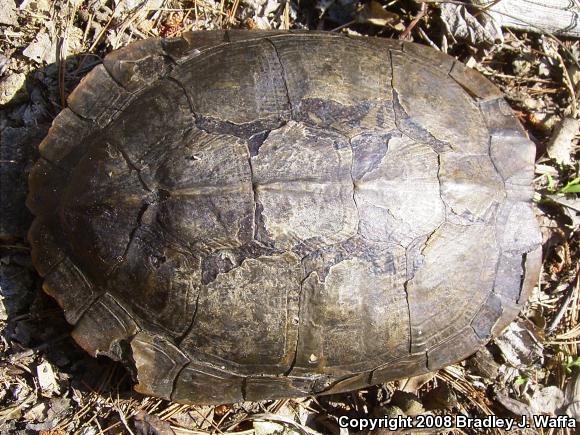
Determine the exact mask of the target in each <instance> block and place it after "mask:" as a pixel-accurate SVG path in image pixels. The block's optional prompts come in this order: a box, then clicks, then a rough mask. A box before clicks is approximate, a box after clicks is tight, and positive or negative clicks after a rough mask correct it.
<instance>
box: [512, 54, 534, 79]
mask: <svg viewBox="0 0 580 435" xmlns="http://www.w3.org/2000/svg"><path fill="white" fill-rule="evenodd" d="M512 68H513V71H514V74H515V75H516V76H526V75H529V73H530V71H531V70H532V63H531V62H530V61H529V60H527V59H525V58H522V57H520V58H517V59H514V60H513V61H512Z"/></svg>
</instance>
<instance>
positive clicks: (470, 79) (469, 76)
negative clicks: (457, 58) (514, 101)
mask: <svg viewBox="0 0 580 435" xmlns="http://www.w3.org/2000/svg"><path fill="white" fill-rule="evenodd" d="M449 75H450V76H451V78H453V80H455V81H456V82H457V83H459V84H460V85H461V86H462V87H463V88H464V89H465V90H466V91H467V92H468V93H469V94H471V95H472V96H473V97H475V98H477V99H480V100H484V101H486V100H493V99H495V98H500V97H502V96H503V94H502V92H501V91H500V90H499V88H498V87H497V86H495V85H494V84H493V83H492V82H490V81H489V80H488V79H486V78H485V77H484V76H483V75H481V74H480V73H478V72H477V71H475V70H473V69H471V68H468V67H466V66H465V65H463V64H462V63H460V62H455V63H454V64H453V68H452V69H451V72H450V73H449Z"/></svg>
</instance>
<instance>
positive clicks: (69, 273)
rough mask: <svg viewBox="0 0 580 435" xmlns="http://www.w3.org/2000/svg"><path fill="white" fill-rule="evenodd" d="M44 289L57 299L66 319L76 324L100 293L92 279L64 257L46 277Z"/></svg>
mask: <svg viewBox="0 0 580 435" xmlns="http://www.w3.org/2000/svg"><path fill="white" fill-rule="evenodd" d="M42 289H43V290H44V291H45V292H46V293H47V294H49V295H50V296H52V297H53V298H55V299H56V301H57V302H58V304H59V305H60V306H61V307H62V309H63V311H64V316H65V318H66V320H67V321H68V322H69V323H71V324H75V323H76V322H77V321H78V320H79V319H80V318H81V316H82V315H83V314H84V312H85V311H86V310H87V309H88V308H89V307H90V306H91V304H92V303H93V302H94V301H95V299H96V298H97V297H98V296H99V295H100V293H101V290H99V289H97V288H95V285H94V284H93V283H92V282H91V280H90V279H89V278H88V277H87V276H86V275H85V273H83V271H82V270H81V269H79V267H78V266H77V265H76V264H75V263H74V262H73V261H72V260H71V259H70V258H69V257H66V256H65V257H64V258H63V259H62V261H60V262H59V263H58V264H56V265H55V267H54V268H52V269H51V270H50V272H48V274H47V275H46V276H45V277H44V283H43V285H42Z"/></svg>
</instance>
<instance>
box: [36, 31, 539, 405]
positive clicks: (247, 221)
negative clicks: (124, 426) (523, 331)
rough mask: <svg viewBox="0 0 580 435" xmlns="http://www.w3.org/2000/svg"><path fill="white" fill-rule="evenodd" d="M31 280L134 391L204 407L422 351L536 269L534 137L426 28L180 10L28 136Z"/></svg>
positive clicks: (352, 379)
mask: <svg viewBox="0 0 580 435" xmlns="http://www.w3.org/2000/svg"><path fill="white" fill-rule="evenodd" d="M39 152H40V156H41V157H40V159H39V160H38V161H37V162H36V163H35V165H34V167H33V168H32V170H31V173H30V176H29V194H28V197H27V206H28V208H29V209H30V210H31V212H32V213H33V215H34V216H35V219H34V221H33V223H32V226H31V228H30V230H29V234H28V239H29V242H30V245H31V252H32V259H33V263H34V265H35V268H36V269H37V271H38V272H39V274H40V275H41V277H42V278H43V288H44V290H45V291H46V293H48V294H49V295H51V296H52V297H54V298H55V299H56V301H57V302H58V303H59V304H60V306H61V307H62V308H63V311H64V315H65V317H66V319H67V321H68V322H69V323H70V324H72V325H74V327H73V329H72V336H73V337H74V339H75V340H76V341H77V342H78V344H79V345H80V346H81V347H82V348H84V349H85V350H86V351H87V352H89V353H90V354H91V355H93V356H97V355H106V356H108V357H110V358H112V359H114V360H117V361H121V362H123V363H124V364H125V365H126V366H127V367H128V368H129V370H130V371H131V373H132V374H133V377H134V383H135V386H134V388H135V390H136V391H138V392H140V393H143V394H146V395H152V396H157V397H162V398H165V399H169V400H173V401H176V402H181V403H194V404H219V403H234V402H238V401H242V400H248V401H259V400H271V399H278V398H289V397H300V396H308V395H316V394H331V393H339V392H345V391H350V390H355V389H359V388H365V387H370V386H372V385H376V384H380V383H384V382H387V381H391V380H396V379H400V378H405V377H410V376H416V375H419V374H421V373H425V372H429V371H434V370H437V369H439V368H442V367H445V366H447V365H449V364H452V363H455V362H457V361H460V360H462V359H464V358H466V357H468V356H469V355H471V354H473V353H474V352H476V351H477V350H478V349H480V348H481V347H483V346H485V345H486V343H487V342H488V341H489V340H490V339H491V338H492V337H494V336H497V335H498V334H499V333H500V332H501V331H502V330H503V329H505V327H506V326H507V325H508V324H509V323H510V322H511V321H512V320H514V319H515V318H516V316H517V315H518V313H519V312H520V310H521V308H522V306H523V304H524V303H525V302H526V299H527V298H528V295H529V293H530V290H531V289H532V288H533V286H534V282H536V281H537V278H538V274H539V269H540V266H541V235H540V232H539V226H538V223H537V220H536V216H535V209H534V206H533V203H532V197H533V188H532V184H531V183H532V178H533V173H534V171H533V170H534V157H535V147H534V144H533V143H532V142H531V141H530V140H529V138H528V136H527V134H526V132H525V130H524V128H523V127H522V126H521V124H520V123H519V121H518V120H517V118H516V117H515V115H514V113H513V112H512V110H511V109H510V107H509V105H508V104H507V102H506V101H505V99H504V97H503V95H502V93H501V91H500V90H499V89H498V88H497V87H495V86H494V85H493V84H492V83H491V82H490V81H488V80H487V79H486V78H485V77H484V76H483V75H481V74H480V73H478V72H476V71H475V70H473V69H470V68H468V67H466V66H465V65H464V64H462V63H461V62H459V61H456V60H455V59H454V58H452V57H450V56H448V55H446V54H443V53H441V52H438V51H436V50H434V49H432V48H430V47H426V46H423V45H419V44H416V43H412V42H403V41H400V40H391V39H381V38H373V37H354V36H348V35H342V34H335V33H325V32H309V31H302V32H296V31H285V32H276V31H244V30H227V31H198V32H188V33H185V34H183V36H181V37H178V38H165V39H164V38H155V39H145V40H142V41H138V42H134V43H132V44H130V45H128V46H126V47H124V48H121V49H118V50H116V51H113V52H111V53H110V54H108V55H107V56H106V57H105V58H104V60H103V62H102V64H100V65H98V66H96V67H95V68H94V69H92V71H91V72H90V73H89V74H88V75H87V76H86V77H85V78H84V79H83V80H82V82H81V83H80V84H79V85H78V87H76V89H74V91H73V92H72V93H71V95H70V96H69V97H68V103H67V107H66V108H64V110H62V111H61V112H60V114H59V115H58V116H57V117H56V118H55V119H54V121H53V124H52V126H51V128H50V130H49V132H48V134H47V136H46V138H45V139H44V140H43V141H42V142H41V144H40V146H39Z"/></svg>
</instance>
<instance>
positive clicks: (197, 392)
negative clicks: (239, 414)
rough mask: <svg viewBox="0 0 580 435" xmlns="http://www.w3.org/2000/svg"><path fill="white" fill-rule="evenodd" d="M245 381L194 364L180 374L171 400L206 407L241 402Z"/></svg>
mask: <svg viewBox="0 0 580 435" xmlns="http://www.w3.org/2000/svg"><path fill="white" fill-rule="evenodd" d="M243 381H244V378H242V377H240V376H235V375H232V374H231V373H229V372H227V371H224V370H220V369H218V368H215V367H212V366H207V365H201V364H197V363H195V362H192V363H190V364H188V365H187V366H185V367H184V368H183V370H181V371H180V372H179V375H178V377H177V380H176V381H175V389H174V391H173V394H172V395H171V400H172V401H174V402H178V403H197V404H204V405H220V404H223V403H235V402H240V401H242V400H244V397H243V395H242V392H243Z"/></svg>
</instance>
